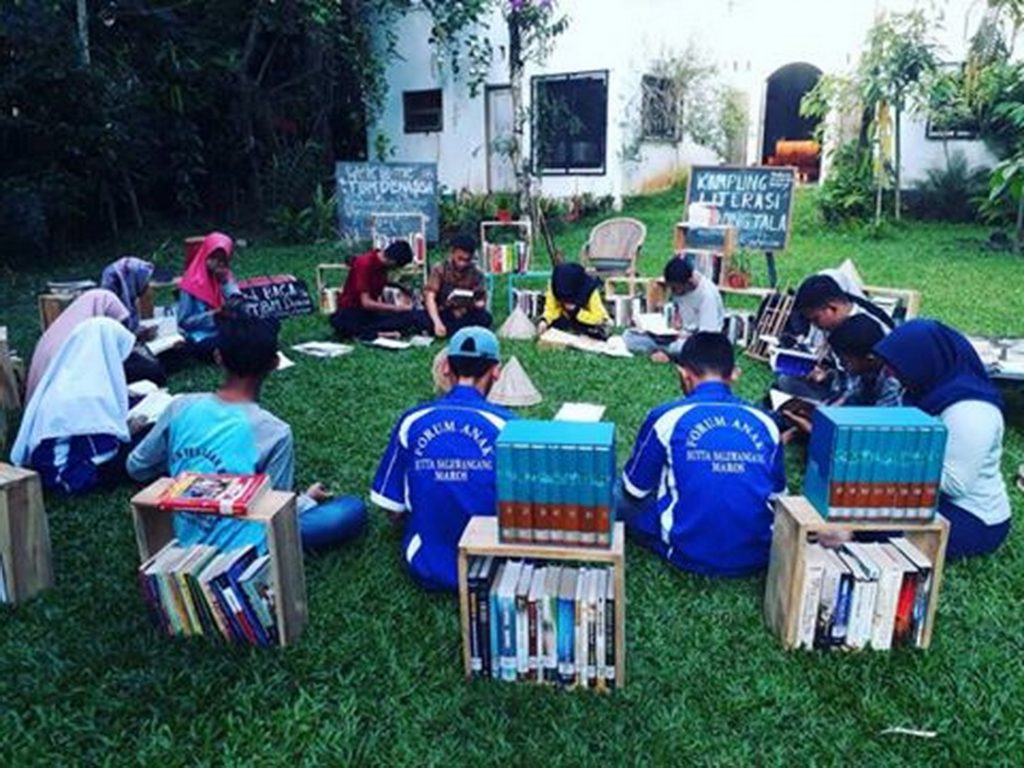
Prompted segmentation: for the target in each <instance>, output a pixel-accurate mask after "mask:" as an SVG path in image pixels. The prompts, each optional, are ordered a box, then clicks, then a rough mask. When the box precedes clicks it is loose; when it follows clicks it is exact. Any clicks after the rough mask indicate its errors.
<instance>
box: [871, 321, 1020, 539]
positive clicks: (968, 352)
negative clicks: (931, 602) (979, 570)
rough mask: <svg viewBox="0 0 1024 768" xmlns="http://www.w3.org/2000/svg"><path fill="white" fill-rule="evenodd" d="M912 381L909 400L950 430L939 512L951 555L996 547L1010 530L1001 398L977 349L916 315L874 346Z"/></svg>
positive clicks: (900, 376) (906, 381)
mask: <svg viewBox="0 0 1024 768" xmlns="http://www.w3.org/2000/svg"><path fill="white" fill-rule="evenodd" d="M875 353H876V354H877V355H878V356H879V357H881V358H882V359H883V360H884V361H885V363H886V364H887V365H888V366H889V368H891V369H892V372H893V373H894V374H895V375H896V377H897V378H898V379H899V380H900V382H901V383H902V384H903V386H904V387H905V388H906V392H905V393H904V397H903V402H904V403H905V404H906V405H914V406H917V407H918V408H920V409H921V410H922V411H925V412H926V413H930V414H931V415H933V416H938V417H939V418H940V419H942V421H943V423H944V424H945V425H946V429H947V430H948V431H949V438H948V441H947V443H946V458H945V460H944V462H943V466H942V483H941V486H940V493H939V512H941V513H942V515H943V516H944V517H945V518H946V519H947V520H949V524H950V531H949V545H948V548H947V550H946V555H947V557H950V558H958V557H968V556H971V555H982V554H987V553H989V552H992V551H994V550H995V549H997V548H998V547H999V545H1000V544H1002V543H1003V542H1004V541H1005V540H1006V537H1007V535H1008V534H1009V533H1010V500H1009V497H1008V496H1007V493H1006V482H1005V481H1004V480H1003V476H1002V473H1001V471H1000V461H1001V459H1002V455H1003V429H1004V424H1003V413H1002V406H1003V401H1002V398H1001V397H1000V396H999V391H998V390H997V389H996V388H995V386H994V385H993V384H992V381H991V380H990V379H989V377H988V373H986V371H985V366H984V365H983V364H982V362H981V359H980V358H979V357H978V353H977V352H975V351H974V348H973V347H972V346H971V344H970V342H968V341H967V339H966V338H964V337H963V336H962V335H961V334H960V333H958V332H957V331H954V330H953V329H952V328H949V327H947V326H945V325H943V324H942V323H939V322H937V321H935V320H911V321H910V322H908V323H905V324H904V325H902V326H900V327H899V328H897V329H896V330H894V331H893V332H892V333H890V334H889V335H888V336H887V337H886V338H884V339H883V340H882V341H880V342H878V344H876V345H875Z"/></svg>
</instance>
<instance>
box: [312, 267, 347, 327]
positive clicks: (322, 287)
mask: <svg viewBox="0 0 1024 768" xmlns="http://www.w3.org/2000/svg"><path fill="white" fill-rule="evenodd" d="M332 272H335V273H340V279H338V280H337V281H336V285H331V284H330V282H329V275H330V273H332ZM346 277H348V265H347V264H317V265H316V294H317V296H318V297H319V301H320V313H321V314H323V315H330V314H333V313H334V311H335V310H337V308H338V296H340V295H341V289H342V286H343V285H344V283H345V278H346Z"/></svg>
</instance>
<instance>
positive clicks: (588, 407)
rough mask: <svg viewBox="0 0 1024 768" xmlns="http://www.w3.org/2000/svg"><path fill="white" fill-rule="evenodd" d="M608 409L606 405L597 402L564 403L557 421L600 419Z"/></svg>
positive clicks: (556, 416)
mask: <svg viewBox="0 0 1024 768" xmlns="http://www.w3.org/2000/svg"><path fill="white" fill-rule="evenodd" d="M606 410H607V408H606V406H603V405H597V404H596V403H562V407H561V408H559V409H558V413H556V414H555V421H600V420H601V419H602V418H603V417H604V412H605V411H606Z"/></svg>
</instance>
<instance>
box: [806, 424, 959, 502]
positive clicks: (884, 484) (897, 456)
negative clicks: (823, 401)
mask: <svg viewBox="0 0 1024 768" xmlns="http://www.w3.org/2000/svg"><path fill="white" fill-rule="evenodd" d="M813 427H814V429H813V431H812V433H811V441H810V445H809V446H808V452H807V453H808V459H807V475H806V478H805V480H804V495H806V496H807V498H808V500H810V502H811V504H813V505H814V507H815V508H816V509H817V510H818V512H819V513H820V514H821V516H822V517H825V518H828V519H832V520H836V519H838V520H930V519H932V518H933V517H934V516H935V510H936V505H937V503H938V489H939V482H940V480H941V477H942V462H943V459H944V458H945V455H946V438H947V433H946V427H945V425H944V424H943V423H942V421H941V420H939V419H937V418H935V417H933V416H929V415H928V414H926V413H924V412H923V411H920V410H918V409H917V408H859V407H842V408H836V407H821V408H818V409H816V410H815V412H814V417H813Z"/></svg>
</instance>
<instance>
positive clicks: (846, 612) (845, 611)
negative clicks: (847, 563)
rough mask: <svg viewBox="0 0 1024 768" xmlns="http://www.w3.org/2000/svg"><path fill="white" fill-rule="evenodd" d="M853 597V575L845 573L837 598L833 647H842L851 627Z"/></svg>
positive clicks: (832, 638) (833, 627) (840, 581)
mask: <svg viewBox="0 0 1024 768" xmlns="http://www.w3.org/2000/svg"><path fill="white" fill-rule="evenodd" d="M852 597H853V574H852V573H844V574H843V575H842V577H840V580H839V596H838V597H837V598H836V614H835V621H834V623H833V624H832V636H831V641H832V643H831V644H832V645H833V646H839V645H842V644H843V642H844V641H845V640H846V633H847V631H848V629H849V626H850V603H851V601H852Z"/></svg>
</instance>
